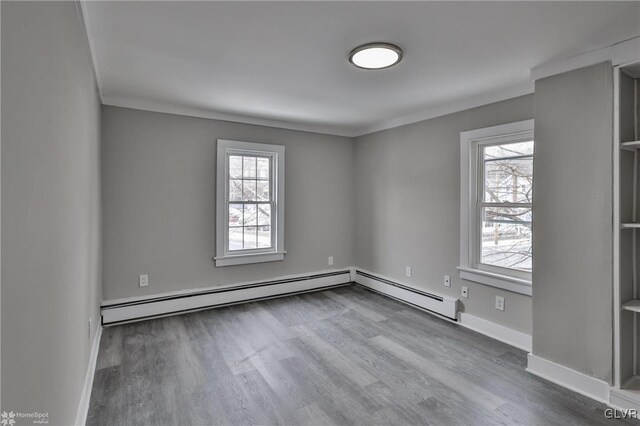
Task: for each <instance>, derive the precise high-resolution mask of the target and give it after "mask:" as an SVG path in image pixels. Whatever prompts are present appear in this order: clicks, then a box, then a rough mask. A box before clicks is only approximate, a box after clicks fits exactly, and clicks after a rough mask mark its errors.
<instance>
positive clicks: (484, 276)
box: [458, 119, 535, 296]
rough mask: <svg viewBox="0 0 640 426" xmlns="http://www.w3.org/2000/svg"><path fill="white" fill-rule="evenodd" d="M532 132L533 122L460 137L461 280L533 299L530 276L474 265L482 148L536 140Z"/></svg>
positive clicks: (489, 128) (524, 273)
mask: <svg viewBox="0 0 640 426" xmlns="http://www.w3.org/2000/svg"><path fill="white" fill-rule="evenodd" d="M533 130H534V120H533V119H531V120H523V121H518V122H514V123H508V124H502V125H499V126H492V127H485V128H482V129H476V130H470V131H466V132H461V133H460V264H459V266H458V271H459V272H460V278H462V279H464V280H468V281H475V282H478V283H481V284H485V285H489V286H492V287H497V288H501V289H504V290H509V291H513V292H516V293H520V294H525V295H528V296H531V273H529V272H525V271H517V270H510V269H508V268H501V267H497V266H491V265H485V264H479V263H477V262H476V261H475V259H476V255H477V253H478V251H477V250H478V248H477V247H476V246H477V245H478V244H479V241H478V240H477V238H476V230H477V229H478V226H479V224H478V220H479V217H480V216H479V215H480V211H479V209H477V208H476V197H477V196H478V193H479V191H480V179H479V178H478V172H479V170H478V162H479V153H480V149H479V148H480V147H481V146H487V145H495V144H501V143H505V142H512V141H513V142H517V141H518V140H527V139H528V140H530V139H532V138H533V137H534V134H533ZM534 168H535V166H534Z"/></svg>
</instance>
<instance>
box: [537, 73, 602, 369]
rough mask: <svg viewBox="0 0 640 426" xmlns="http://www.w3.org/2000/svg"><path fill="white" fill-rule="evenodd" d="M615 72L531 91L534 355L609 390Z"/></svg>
mask: <svg viewBox="0 0 640 426" xmlns="http://www.w3.org/2000/svg"><path fill="white" fill-rule="evenodd" d="M612 86H613V84H612V69H611V65H610V64H608V63H603V64H599V65H594V66H591V67H588V68H583V69H580V70H576V71H572V72H568V73H565V74H560V75H556V76H553V77H549V78H546V79H543V80H539V81H537V82H536V104H535V117H536V124H535V132H536V151H535V158H534V167H535V176H536V177H535V191H534V217H535V226H534V253H535V257H534V261H533V284H534V285H533V353H534V354H535V355H538V356H540V357H542V358H545V359H548V360H550V361H553V362H556V363H559V364H562V365H565V366H567V367H569V368H572V369H574V370H578V371H581V372H583V373H585V374H588V375H590V376H592V377H596V378H599V379H602V380H606V381H609V382H610V381H611V371H612V311H611V306H612V286H613V283H612V168H611V167H612V166H611V164H612V134H613V129H612V126H613V119H612V117H613V115H612V111H613V98H612V97H613V87H612Z"/></svg>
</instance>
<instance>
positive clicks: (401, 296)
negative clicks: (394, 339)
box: [355, 268, 458, 320]
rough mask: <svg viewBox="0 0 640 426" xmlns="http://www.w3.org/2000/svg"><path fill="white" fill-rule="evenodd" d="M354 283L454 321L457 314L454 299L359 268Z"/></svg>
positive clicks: (456, 302)
mask: <svg viewBox="0 0 640 426" xmlns="http://www.w3.org/2000/svg"><path fill="white" fill-rule="evenodd" d="M355 282H356V283H358V284H360V285H362V286H364V287H367V288H369V289H371V290H374V291H377V292H379V293H382V294H384V295H386V296H389V297H391V298H393V299H396V300H399V301H401V302H404V303H407V304H409V305H412V306H414V307H417V308H419V309H424V310H426V311H428V312H430V313H436V314H438V315H441V316H444V317H446V318H449V319H452V320H456V315H457V313H458V299H456V298H453V297H450V296H444V295H440V294H436V293H431V292H427V291H426V290H423V289H419V288H416V287H413V286H410V285H408V284H404V283H401V282H398V281H397V280H392V279H391V278H387V277H384V276H382V275H378V274H374V273H372V272H369V271H366V270H364V269H360V268H355Z"/></svg>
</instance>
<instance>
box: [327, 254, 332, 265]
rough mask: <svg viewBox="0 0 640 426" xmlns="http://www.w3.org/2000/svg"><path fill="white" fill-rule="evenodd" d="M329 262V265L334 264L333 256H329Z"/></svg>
mask: <svg viewBox="0 0 640 426" xmlns="http://www.w3.org/2000/svg"><path fill="white" fill-rule="evenodd" d="M327 263H328V264H329V266H332V265H333V256H329V259H328V261H327Z"/></svg>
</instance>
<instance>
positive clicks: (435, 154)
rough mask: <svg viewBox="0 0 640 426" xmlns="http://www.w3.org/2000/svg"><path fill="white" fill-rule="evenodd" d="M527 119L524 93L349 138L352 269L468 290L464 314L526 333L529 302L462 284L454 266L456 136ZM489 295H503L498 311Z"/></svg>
mask: <svg viewBox="0 0 640 426" xmlns="http://www.w3.org/2000/svg"><path fill="white" fill-rule="evenodd" d="M532 117H533V95H529V96H523V97H520V98H516V99H512V100H508V101H504V102H499V103H495V104H491V105H486V106H483V107H480V108H475V109H471V110H467V111H462V112H459V113H455V114H451V115H447V116H444V117H439V118H434V119H431V120H426V121H422V122H420V123H416V124H411V125H407V126H402V127H398V128H395V129H390V130H386V131H382V132H378V133H374V134H371V135H367V136H363V137H359V138H357V139H356V194H357V195H356V198H357V203H356V217H357V218H358V221H357V224H356V253H357V258H356V265H357V266H359V267H362V268H365V269H367V270H370V271H372V272H377V273H380V274H383V275H386V276H389V277H392V278H395V279H397V280H401V281H404V282H407V283H409V284H413V285H415V286H418V287H422V288H425V289H429V290H432V291H436V292H439V293H444V294H449V295H451V296H459V295H460V286H461V285H468V286H469V298H468V299H461V302H462V304H463V308H462V309H463V311H464V312H467V313H470V314H473V315H477V316H480V317H482V318H485V319H487V320H489V321H493V322H496V323H498V324H502V325H505V326H507V327H510V328H513V329H516V330H519V331H522V332H525V333H531V298H530V297H528V296H523V295H520V294H516V293H511V292H507V291H504V290H500V289H497V288H494V287H488V286H485V285H482V284H477V283H473V282H469V281H462V280H460V278H459V275H458V272H457V270H456V266H457V265H458V263H459V253H460V250H459V245H460V132H462V131H466V130H472V129H477V128H482V127H488V126H494V125H498V124H504V123H509V122H513V121H519V120H526V119H530V118H532ZM398 206H402V210H401V209H399V208H398ZM407 265H409V266H412V267H413V274H412V275H413V276H412V277H411V278H407V277H405V266H407ZM445 274H446V275H451V280H452V286H451V288H447V287H444V286H443V276H444V275H445ZM496 295H501V296H504V297H505V307H506V309H505V311H504V312H501V311H497V310H495V308H494V302H495V296H496Z"/></svg>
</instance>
